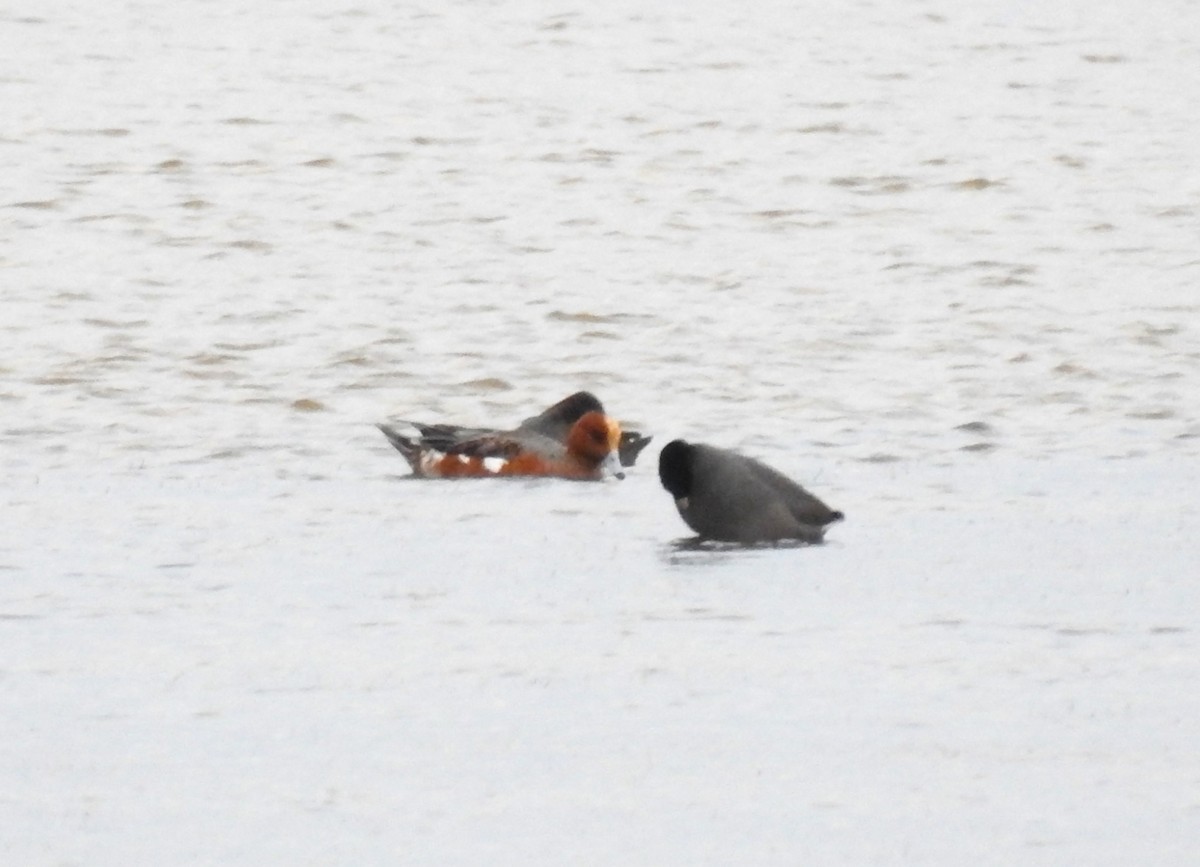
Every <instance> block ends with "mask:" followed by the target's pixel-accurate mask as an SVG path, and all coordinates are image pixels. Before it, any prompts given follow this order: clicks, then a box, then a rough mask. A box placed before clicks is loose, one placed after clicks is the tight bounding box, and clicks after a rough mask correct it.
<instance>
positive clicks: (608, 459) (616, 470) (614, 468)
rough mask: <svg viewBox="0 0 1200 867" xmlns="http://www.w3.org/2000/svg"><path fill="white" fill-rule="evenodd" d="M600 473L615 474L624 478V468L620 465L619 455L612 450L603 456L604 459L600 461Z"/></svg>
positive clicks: (602, 475)
mask: <svg viewBox="0 0 1200 867" xmlns="http://www.w3.org/2000/svg"><path fill="white" fill-rule="evenodd" d="M600 475H601V477H604V476H616V477H617V478H618V479H623V478H625V468H624V467H622V466H621V455H620V454H619V453H618V452H617V451H616V450H613V451H611V452H609V453H608V454H607V455H605V456H604V460H603V461H601V462H600Z"/></svg>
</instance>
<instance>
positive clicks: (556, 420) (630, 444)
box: [406, 391, 653, 467]
mask: <svg viewBox="0 0 1200 867" xmlns="http://www.w3.org/2000/svg"><path fill="white" fill-rule="evenodd" d="M589 412H598V413H601V414H604V404H602V403H601V402H600V399H599V398H598V397H596V396H595V395H594V394H592V393H591V392H589V391H577V392H575V393H574V394H572V395H568V396H567V397H564V398H563V399H562V400H560V401H559V402H558V403H556V404H554V405H553V406H551V407H549V408H547V409H545V410H543V411H542V412H540V413H538V414H537V415H534V416H530V417H529V418H527V419H525V420H524V421H522V422H521V423H520V424H519V425H518V426H517V427H516V428H514V429H512V430H499V429H496V428H483V427H469V426H467V425H459V424H446V423H434V424H427V423H423V422H415V421H409V422H406V424H410V425H412V426H413V427H414V428H416V429H417V430H418V431H420V433H421V442H422V443H423V444H424V445H426V446H428V447H429V448H432V449H436V450H438V451H442V452H452V451H455V450H456V449H458V447H460V446H462V445H463V444H464V443H469V442H472V441H475V440H478V439H480V438H481V437H497V436H498V437H504V438H525V437H527V436H528V435H529V434H539V435H541V436H544V437H548V438H550V439H552V440H555V441H556V442H559V443H561V444H564V445H565V444H566V442H567V436H568V435H569V434H570V432H571V427H572V425H574V424H575V422H577V421H579V419H581V418H582V417H583V416H584V415H585V414H587V413H589ZM652 439H653V437H650V436H645V435H644V434H641V433H639V432H638V431H634V430H627V431H622V432H621V441H620V444H619V446H618V453H619V456H620V461H621V465H622V466H625V467H632V466H633V465H634V464H635V463H637V459H638V455H640V454H641V453H642V450H643V449H645V448H646V446H648V445H649V444H650V440H652Z"/></svg>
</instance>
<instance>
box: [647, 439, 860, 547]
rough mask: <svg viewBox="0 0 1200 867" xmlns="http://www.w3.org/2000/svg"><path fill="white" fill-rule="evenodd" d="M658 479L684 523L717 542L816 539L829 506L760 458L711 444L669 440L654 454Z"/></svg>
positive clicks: (829, 515)
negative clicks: (656, 461)
mask: <svg viewBox="0 0 1200 867" xmlns="http://www.w3.org/2000/svg"><path fill="white" fill-rule="evenodd" d="M658 477H659V479H660V480H661V481H662V486H663V487H664V488H666V489H667V491H668V492H669V493H670V494H671V496H672V497H674V498H675V507H676V508H677V509H678V510H679V515H680V517H682V518H683V520H684V521H685V522H686V523H687V525H688V526H689V527H691V528H692V529H693V530H695V531H696V532H697V533H699V534H700V536H701V537H702V538H704V539H713V540H716V541H721V542H740V543H752V542H776V541H781V540H784V539H796V540H799V541H802V542H820V541H821V540H822V539H823V538H824V536H825V525H826V524H831V523H833V522H834V521H840V520H841V519H842V518H843V517H844V516H843V515H842V513H841V512H838V511H835V510H833V509H830V508H829V507H828V506H826V505H825V504H824V503H822V502H821V501H820V500H818V499H817V498H816V497H814V496H813V495H812V494H810V493H809V492H808V491H806V490H804V488H802V487H800V486H799V485H798V484H796V483H795V482H793V481H792V480H791V479H789V478H788V477H787V476H785V475H783V474H782V473H780V472H778V471H777V470H774V469H772V468H771V467H769V466H767V465H766V464H764V463H763V462H762V461H757V460H755V459H754V458H749V457H746V456H745V455H740V454H738V453H737V452H733V451H729V450H727V449H719V448H716V447H715V446H708V445H702V444H699V443H697V444H692V443H688V442H685V441H684V440H673V441H672V442H669V443H667V444H666V446H664V447H663V450H662V452H661V453H660V454H659V456H658Z"/></svg>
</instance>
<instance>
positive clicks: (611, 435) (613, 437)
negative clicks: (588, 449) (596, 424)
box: [608, 418, 621, 451]
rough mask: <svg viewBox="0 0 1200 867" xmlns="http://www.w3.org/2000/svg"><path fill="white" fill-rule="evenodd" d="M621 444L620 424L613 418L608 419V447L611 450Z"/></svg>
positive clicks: (614, 449)
mask: <svg viewBox="0 0 1200 867" xmlns="http://www.w3.org/2000/svg"><path fill="white" fill-rule="evenodd" d="M620 445H621V425H619V424H618V423H617V420H616V419H615V418H610V419H609V420H608V447H609V448H610V449H612V450H613V451H616V450H617V448H618V447H619V446H620Z"/></svg>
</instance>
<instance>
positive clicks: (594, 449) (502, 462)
mask: <svg viewBox="0 0 1200 867" xmlns="http://www.w3.org/2000/svg"><path fill="white" fill-rule="evenodd" d="M376 426H377V427H378V428H379V429H380V430H381V431H382V432H383V435H384V436H385V437H387V439H388V442H390V443H391V444H392V445H393V446H394V447H395V448H396V450H397V451H399V452H400V454H402V455H404V458H405V459H406V460H407V461H408V464H409V466H410V467H412V471H413V475H414V476H416V477H418V478H435V479H454V478H496V477H499V478H512V477H529V476H553V477H557V478H563V479H578V480H587V481H599V480H600V479H603V478H604V477H605V476H606V475H613V476H616V477H617V478H618V479H623V478H625V472H624V470H623V469H622V466H621V461H620V457H619V451H618V449H619V446H620V442H621V426H620V424H618V423H617V421H616V419H613V418H611V417H609V416H606V415H605V414H604V413H602V412H596V411H594V410H593V411H591V412H585V413H584V414H583V415H582V416H580V418H579V419H578V420H577V421H576V422H575V423H574V424H572V425H571V427H570V429H569V430H568V432H567V435H566V438H565V439H566V442H565V444H564V443H562V442H559V441H558V440H556V439H553V438H552V437H548V436H545V435H544V434H541V433H538V432H536V431H531V430H524V431H520V430H519V431H516V432H512V433H508V434H505V433H489V432H484V433H482V434H480V435H479V436H476V437H473V438H468V439H464V440H462V441H460V442H454V443H451V444H449V445H448V446H446V447H445V448H435V447H434V446H432V445H430V443H429V442H428V441H427V440H426V437H425V434H424V432H422V435H421V437H420V438H411V437H408V436H406V435H404V434H403V433H401V432H400V431H399V430H398V429H397V428H396V427H394V426H392V425H386V424H380V425H376Z"/></svg>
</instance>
